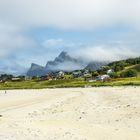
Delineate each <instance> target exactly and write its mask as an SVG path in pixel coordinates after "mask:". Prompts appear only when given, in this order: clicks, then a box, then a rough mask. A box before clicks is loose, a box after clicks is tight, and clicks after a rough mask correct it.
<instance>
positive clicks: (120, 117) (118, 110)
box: [0, 87, 140, 140]
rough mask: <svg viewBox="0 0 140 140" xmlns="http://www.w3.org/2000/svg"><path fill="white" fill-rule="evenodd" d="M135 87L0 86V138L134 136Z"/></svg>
mask: <svg viewBox="0 0 140 140" xmlns="http://www.w3.org/2000/svg"><path fill="white" fill-rule="evenodd" d="M139 139H140V87H100V88H68V89H38V90H37V89H36V90H8V91H7V92H6V93H5V91H4V90H1V91H0V140H139Z"/></svg>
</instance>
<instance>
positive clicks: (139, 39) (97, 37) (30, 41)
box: [0, 0, 140, 73]
mask: <svg viewBox="0 0 140 140" xmlns="http://www.w3.org/2000/svg"><path fill="white" fill-rule="evenodd" d="M61 51H67V52H68V53H69V54H70V55H71V56H73V57H76V58H79V57H80V58H84V59H85V61H87V62H88V61H115V60H119V59H125V58H129V57H137V56H140V1H139V0H20V1H19V0H0V73H2V72H8V73H23V72H25V70H27V69H28V68H29V67H30V64H31V63H37V64H40V65H46V63H47V61H48V60H53V59H54V58H55V57H56V56H57V55H58V54H59V53H60V52H61Z"/></svg>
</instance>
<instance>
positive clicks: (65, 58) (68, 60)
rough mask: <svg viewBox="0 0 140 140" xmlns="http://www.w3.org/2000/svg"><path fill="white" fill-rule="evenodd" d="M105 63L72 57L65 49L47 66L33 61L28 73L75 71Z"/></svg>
mask: <svg viewBox="0 0 140 140" xmlns="http://www.w3.org/2000/svg"><path fill="white" fill-rule="evenodd" d="M104 64H105V63H102V62H91V63H89V64H87V63H84V62H83V61H82V60H80V59H75V58H73V57H71V56H70V55H69V54H68V53H67V52H64V51H63V52H61V53H60V54H59V56H58V57H56V58H55V59H54V60H53V61H48V62H47V64H46V66H45V67H43V66H40V65H37V64H34V63H32V64H31V67H30V69H29V70H28V72H27V75H28V76H42V75H45V74H48V73H50V72H55V71H74V70H81V69H84V68H87V69H91V70H96V69H99V68H100V67H101V66H103V65H104Z"/></svg>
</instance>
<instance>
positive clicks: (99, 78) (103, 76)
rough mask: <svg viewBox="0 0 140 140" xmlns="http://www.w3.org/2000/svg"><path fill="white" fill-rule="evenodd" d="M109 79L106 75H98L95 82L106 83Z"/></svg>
mask: <svg viewBox="0 0 140 140" xmlns="http://www.w3.org/2000/svg"><path fill="white" fill-rule="evenodd" d="M110 79H111V77H110V76H109V75H106V74H105V75H100V76H97V77H96V80H97V81H108V80H110Z"/></svg>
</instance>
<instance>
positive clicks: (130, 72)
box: [121, 69, 137, 77]
mask: <svg viewBox="0 0 140 140" xmlns="http://www.w3.org/2000/svg"><path fill="white" fill-rule="evenodd" d="M135 76H137V71H136V70H133V69H130V70H126V71H124V72H122V73H121V77H135Z"/></svg>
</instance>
